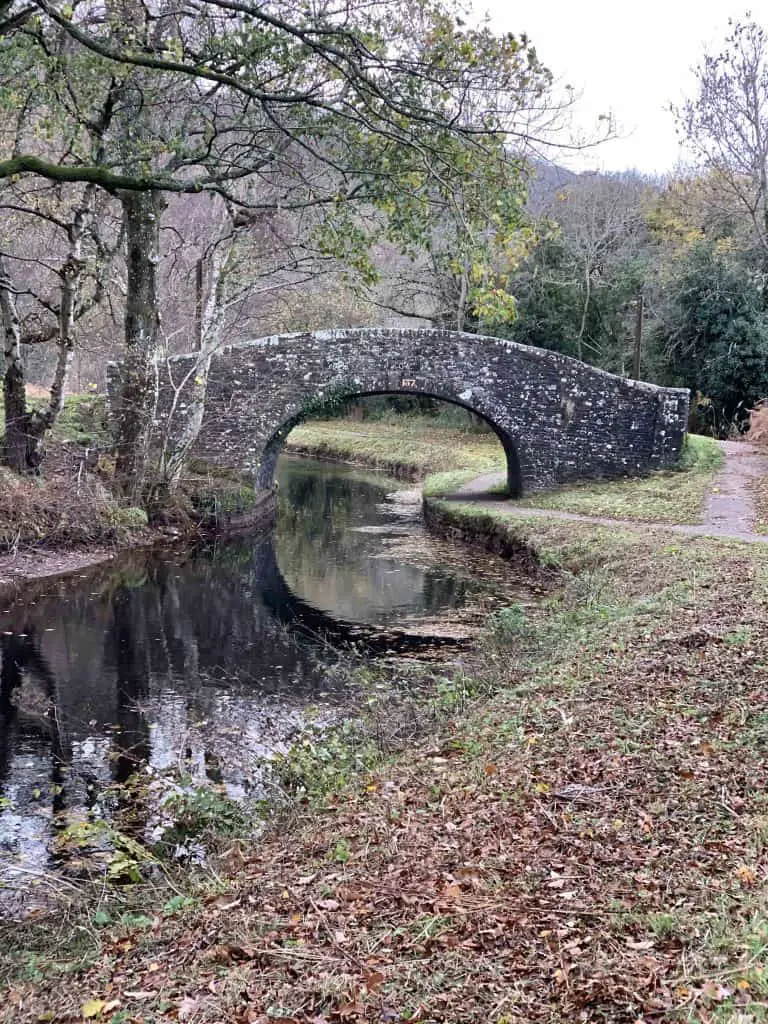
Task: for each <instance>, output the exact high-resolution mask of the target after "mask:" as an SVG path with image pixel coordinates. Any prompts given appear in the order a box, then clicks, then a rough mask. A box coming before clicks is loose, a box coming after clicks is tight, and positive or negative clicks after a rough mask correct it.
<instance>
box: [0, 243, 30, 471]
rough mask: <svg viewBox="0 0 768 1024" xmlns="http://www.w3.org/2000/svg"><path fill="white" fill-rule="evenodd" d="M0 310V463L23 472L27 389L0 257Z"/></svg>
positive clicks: (16, 319)
mask: <svg viewBox="0 0 768 1024" xmlns="http://www.w3.org/2000/svg"><path fill="white" fill-rule="evenodd" d="M0 313H2V320H3V357H4V358H3V368H4V375H3V401H4V402H5V437H4V440H3V462H4V463H5V465H6V466H9V467H10V468H11V469H14V470H16V472H17V473H24V472H26V470H27V391H26V382H25V380H24V363H23V361H22V358H21V324H20V321H19V314H18V310H17V308H16V295H15V293H14V290H13V284H12V282H11V275H10V271H9V269H8V263H7V260H6V259H5V257H4V256H0Z"/></svg>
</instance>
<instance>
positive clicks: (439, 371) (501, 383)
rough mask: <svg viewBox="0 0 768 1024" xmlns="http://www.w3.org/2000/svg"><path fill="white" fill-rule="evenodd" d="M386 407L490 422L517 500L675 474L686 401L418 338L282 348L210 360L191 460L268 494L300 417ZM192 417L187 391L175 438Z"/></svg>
mask: <svg viewBox="0 0 768 1024" xmlns="http://www.w3.org/2000/svg"><path fill="white" fill-rule="evenodd" d="M196 359H197V356H196V355H195V354H190V355H184V356H177V357H173V358H171V359H169V360H168V362H167V365H166V364H164V365H163V366H162V367H161V368H160V374H159V381H160V386H159V401H158V411H157V426H158V430H161V429H163V428H164V427H165V425H166V421H167V417H168V412H169V409H170V408H171V405H172V403H173V400H174V389H173V386H176V387H178V385H179V384H180V383H181V382H182V381H183V380H185V379H189V380H190V381H194V378H195V372H194V371H195V365H196ZM172 385H173V386H172ZM114 386H115V382H114V379H113V381H112V387H113V388H114ZM383 393H407V394H418V393H422V394H427V395H433V396H435V397H436V398H441V399H445V400H447V401H450V402H454V403H457V404H459V405H463V406H465V407H466V408H468V409H471V410H472V411H474V412H476V413H478V414H479V415H480V416H482V417H483V418H485V419H486V420H487V421H488V423H489V424H490V425H491V426H492V427H493V428H494V430H495V431H496V433H497V434H498V435H499V437H500V439H501V441H502V443H503V445H504V448H505V451H506V453H507V460H508V476H509V484H510V488H511V490H512V492H513V493H514V494H522V493H526V492H530V491H535V490H541V489H543V488H548V487H552V486H555V485H556V484H560V483H565V482H568V481H572V480H580V479H588V478H596V477H606V478H610V477H617V476H625V475H636V474H643V473H647V472H649V471H650V470H654V469H660V468H663V467H668V466H671V465H673V464H674V463H675V462H676V461H677V459H678V458H679V456H680V453H681V450H682V445H683V441H684V437H685V430H686V424H687V418H688V400H689V396H688V392H687V391H685V390H682V389H677V388H660V387H656V386H655V385H652V384H645V383H642V382H636V381H631V380H626V379H624V378H622V377H617V376H614V375H612V374H609V373H605V372H603V371H601V370H597V369H595V368H594V367H591V366H588V365H586V364H585V363H580V362H578V361H577V360H575V359H570V358H568V357H566V356H561V355H558V354H557V353H554V352H549V351H545V350H543V349H537V348H531V347H528V346H525V345H518V344H515V343H514V342H510V341H505V340H501V339H498V338H489V337H483V336H478V335H472V334H460V333H454V332H449V331H434V330H422V329H407V330H384V329H359V330H339V331H317V332H314V333H302V334H290V335H279V336H275V337H271V338H261V339H258V340H255V341H249V342H245V343H242V344H238V345H232V346H230V347H227V348H223V349H222V350H220V351H219V352H218V353H216V355H214V357H213V359H212V362H211V367H210V373H209V380H208V393H207V398H206V407H205V415H204V418H203V423H202V428H201V431H200V435H199V437H198V440H197V443H196V446H195V454H196V455H197V456H198V457H199V458H202V459H204V460H206V461H209V462H212V463H218V464H222V465H226V466H232V467H237V468H242V469H252V470H255V471H256V472H257V479H258V483H259V486H260V487H263V488H265V489H266V488H268V487H269V486H270V485H271V482H272V475H273V472H274V465H275V462H276V459H277V455H278V454H279V450H280V447H281V445H282V443H283V441H284V440H285V437H286V436H287V435H288V433H289V432H290V430H291V429H292V427H293V426H295V425H296V423H298V422H299V421H300V420H301V419H302V418H303V417H304V415H306V413H307V412H308V411H317V410H319V409H321V408H322V406H323V403H328V402H333V401H337V400H339V399H340V398H341V397H342V396H350V397H351V396H354V395H370V394H383ZM187 405H188V403H187V401H186V400H185V392H184V389H182V390H181V393H180V394H179V395H178V396H177V397H176V403H175V410H176V411H175V413H174V423H173V424H172V429H171V433H173V432H175V430H177V429H179V426H180V425H181V422H182V420H183V418H184V416H185V415H186V408H187Z"/></svg>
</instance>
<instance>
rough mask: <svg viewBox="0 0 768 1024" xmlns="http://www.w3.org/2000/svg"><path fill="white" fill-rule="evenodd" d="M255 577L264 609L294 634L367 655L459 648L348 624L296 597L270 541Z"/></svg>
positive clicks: (451, 639) (257, 558)
mask: <svg viewBox="0 0 768 1024" xmlns="http://www.w3.org/2000/svg"><path fill="white" fill-rule="evenodd" d="M254 566H255V568H256V577H257V579H258V580H259V581H260V583H261V595H260V596H261V599H262V601H263V602H264V606H265V608H267V609H269V611H270V612H271V613H272V614H273V615H274V617H275V618H276V619H278V620H279V621H280V622H284V623H285V624H286V625H290V626H291V627H292V628H293V629H294V630H295V631H296V632H297V633H300V634H304V635H306V636H310V637H313V638H314V639H315V640H321V641H323V642H325V643H330V644H332V645H334V646H336V647H346V646H350V645H352V646H359V648H360V649H361V650H364V651H366V652H367V653H370V654H392V655H395V654H412V653H414V652H416V651H418V650H419V648H422V649H423V648H427V649H429V648H435V647H440V646H448V647H453V648H456V647H457V646H461V640H457V639H456V638H454V637H446V638H442V637H433V636H419V635H415V634H409V633H408V632H407V630H405V629H399V628H392V629H388V628H387V627H384V626H373V625H370V624H368V623H362V622H347V621H346V620H345V619H340V618H338V617H336V616H334V615H332V614H331V613H330V612H326V611H323V610H322V609H321V608H317V607H316V606H315V605H313V604H311V603H310V602H309V601H307V600H305V599H304V598H302V597H299V596H298V595H297V594H295V593H294V592H293V591H292V590H291V588H290V587H289V586H288V583H287V582H286V580H285V577H284V576H283V574H282V572H281V570H280V566H279V565H278V562H277V551H276V549H275V544H274V541H273V538H272V537H271V536H270V537H268V538H267V539H266V540H265V541H264V543H262V544H261V545H260V546H259V548H258V550H257V552H256V556H255V559H254Z"/></svg>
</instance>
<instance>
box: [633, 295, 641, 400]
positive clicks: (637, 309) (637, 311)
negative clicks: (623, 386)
mask: <svg viewBox="0 0 768 1024" xmlns="http://www.w3.org/2000/svg"><path fill="white" fill-rule="evenodd" d="M642 350H643V293H642V292H640V294H639V295H638V296H637V305H636V307H635V365H634V368H633V373H632V376H633V377H634V379H635V380H640V357H641V355H642Z"/></svg>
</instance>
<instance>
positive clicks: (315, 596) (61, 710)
mask: <svg viewBox="0 0 768 1024" xmlns="http://www.w3.org/2000/svg"><path fill="white" fill-rule="evenodd" d="M279 486H280V495H281V511H280V515H279V521H278V526H277V529H276V531H275V533H274V535H272V536H269V537H263V536H259V537H246V538H239V539H236V540H231V541H227V542H226V543H219V544H216V545H215V546H211V547H206V548H203V549H200V550H196V551H185V552H174V553H165V554H159V555H158V554H153V555H141V556H136V557H132V558H131V557H128V558H122V559H120V561H119V562H118V563H116V564H113V565H111V566H110V567H109V568H108V569H106V570H105V569H100V570H98V571H94V572H92V573H88V574H84V575H83V576H82V577H81V578H79V579H76V580H74V581H71V580H70V581H66V582H59V583H56V584H53V585H51V587H50V589H49V590H48V591H47V592H46V593H44V594H43V595H42V596H36V597H35V599H34V600H32V599H30V598H28V599H24V598H22V599H21V600H19V601H17V602H16V603H15V604H13V605H12V606H11V607H8V608H5V609H3V608H0V659H1V660H0V908H2V905H3V903H4V902H5V903H6V904H7V903H8V899H5V900H4V898H3V897H4V895H5V896H6V897H7V896H8V894H9V893H10V892H12V891H13V890H14V889H17V888H18V883H19V881H23V880H26V879H33V880H35V881H36V882H37V883H38V884H39V877H40V876H41V875H42V876H43V877H47V875H48V873H49V872H51V870H52V869H53V868H55V861H56V856H55V854H56V848H57V836H59V835H60V833H61V831H62V830H63V829H67V828H70V829H71V827H72V825H73V823H75V824H76V823H77V822H82V821H86V822H87V821H89V820H94V819H99V818H103V817H104V816H105V815H106V816H108V815H109V813H110V812H109V806H108V801H106V799H105V796H104V795H105V794H106V793H110V792H112V793H114V790H115V786H114V784H115V783H121V782H125V781H126V780H128V779H129V778H130V777H131V776H132V775H134V773H136V772H137V771H140V772H142V773H144V774H146V775H147V776H148V777H152V776H155V777H161V776H163V775H165V774H169V775H175V776H176V777H178V776H184V777H186V778H189V779H192V780H194V781H195V782H198V783H202V782H206V781H208V782H213V783H216V784H219V785H221V786H222V787H223V788H224V789H225V790H226V792H227V793H228V794H229V795H232V796H235V797H238V798H240V797H243V798H245V797H249V796H260V795H262V794H261V787H262V786H263V783H264V774H263V771H261V770H259V768H258V764H259V762H260V760H262V759H263V758H264V757H265V756H268V755H270V754H272V753H274V752H275V751H278V750H281V749H285V748H286V746H287V745H289V744H290V742H291V739H292V737H293V736H295V734H296V731H297V730H298V729H299V728H301V727H302V726H303V725H305V724H306V722H307V721H308V720H318V719H319V720H320V721H322V720H323V719H324V717H325V718H328V717H333V716H336V717H338V716H339V714H341V713H343V707H344V701H345V694H344V684H343V682H342V681H340V680H343V674H341V673H334V672H333V670H332V666H333V664H334V661H335V660H336V659H337V653H336V652H337V651H338V650H339V649H340V648H343V647H344V646H345V644H346V643H347V642H348V641H353V642H354V643H355V644H356V645H357V647H358V650H359V651H366V650H368V651H370V652H372V653H374V654H375V653H380V652H382V651H395V652H398V651H400V652H402V651H403V650H408V649H412V648H413V647H414V646H416V645H418V643H423V642H424V637H425V636H426V638H429V637H431V636H432V635H433V634H437V635H439V634H440V632H441V629H443V627H444V626H445V625H446V623H448V622H449V621H450V619H451V616H453V615H454V614H455V610H456V609H460V608H461V607H462V606H464V605H465V603H466V602H467V599H468V598H469V597H471V596H472V595H476V594H477V593H478V592H479V590H481V589H482V587H481V585H479V584H478V583H477V580H476V579H474V580H473V577H475V576H476V571H475V570H474V568H473V569H472V570H470V568H469V567H468V565H467V561H468V559H467V553H466V551H464V550H461V551H457V549H455V548H452V547H451V546H450V545H446V544H442V543H440V542H437V541H434V540H432V539H430V538H428V537H427V536H426V535H425V533H424V530H423V528H422V525H421V521H420V518H419V514H418V513H419V507H418V504H414V503H413V502H411V504H408V503H403V502H397V501H392V500H389V501H388V500H387V495H388V494H389V493H390V492H392V491H395V490H398V489H399V488H402V484H398V483H397V482H396V481H393V480H390V479H387V478H386V477H383V476H382V475H378V474H370V473H368V474H366V473H361V472H359V471H356V470H352V469H348V468H346V467H338V466H332V465H330V464H327V463H317V462H313V461H310V460H303V459H302V460H298V459H283V460H282V465H281V468H280V473H279ZM421 634H423V636H422V635H421ZM329 666H331V668H329ZM329 680H335V682H333V683H331V682H329ZM52 858H53V859H52ZM43 887H44V886H43ZM25 898H26V897H25ZM17 909H18V908H17Z"/></svg>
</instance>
